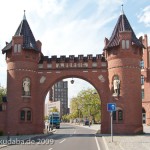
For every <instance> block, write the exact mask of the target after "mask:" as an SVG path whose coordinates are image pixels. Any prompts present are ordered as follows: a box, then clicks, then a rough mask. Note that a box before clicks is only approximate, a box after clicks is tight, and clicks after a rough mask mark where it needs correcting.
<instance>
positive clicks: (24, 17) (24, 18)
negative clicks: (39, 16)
mask: <svg viewBox="0 0 150 150" xmlns="http://www.w3.org/2000/svg"><path fill="white" fill-rule="evenodd" d="M25 12H26V10H24V16H23V20H26V14H25Z"/></svg>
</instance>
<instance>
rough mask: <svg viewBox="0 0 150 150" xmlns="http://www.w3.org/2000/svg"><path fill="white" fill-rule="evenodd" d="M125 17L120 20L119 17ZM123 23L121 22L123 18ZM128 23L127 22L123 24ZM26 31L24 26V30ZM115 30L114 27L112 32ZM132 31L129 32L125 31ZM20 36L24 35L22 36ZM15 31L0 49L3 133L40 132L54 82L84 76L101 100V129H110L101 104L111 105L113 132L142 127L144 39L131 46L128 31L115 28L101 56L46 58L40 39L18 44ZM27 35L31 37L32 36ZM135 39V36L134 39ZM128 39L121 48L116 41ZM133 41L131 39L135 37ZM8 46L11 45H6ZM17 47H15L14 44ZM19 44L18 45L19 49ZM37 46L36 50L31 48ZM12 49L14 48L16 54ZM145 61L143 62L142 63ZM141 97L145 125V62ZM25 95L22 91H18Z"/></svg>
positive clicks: (149, 118) (149, 98)
mask: <svg viewBox="0 0 150 150" xmlns="http://www.w3.org/2000/svg"><path fill="white" fill-rule="evenodd" d="M125 19H126V18H125ZM125 21H126V20H125ZM127 23H128V22H127ZM25 31H26V30H25ZM115 31H117V30H115ZM131 31H132V30H131ZM23 36H24V35H23ZM23 36H18V35H15V36H14V37H13V39H12V43H9V45H7V46H6V48H4V49H3V53H6V62H7V68H8V69H7V92H8V93H7V100H8V102H7V108H6V111H3V112H0V122H1V125H0V130H3V131H4V132H5V133H6V134H7V133H8V132H9V133H10V134H11V135H14V134H34V133H43V129H44V102H45V97H46V95H47V93H48V91H49V89H50V88H51V87H52V86H53V85H54V84H55V83H57V82H58V81H60V80H62V79H64V78H69V77H77V78H80V79H83V80H86V81H87V82H89V83H90V84H92V85H93V86H94V87H95V89H96V90H97V92H98V94H99V95H100V98H101V103H102V110H101V132H102V133H110V114H109V112H108V111H107V103H112V102H113V103H116V105H117V111H116V112H115V113H114V114H113V115H114V132H115V133H118V134H136V133H141V132H142V131H143V126H142V113H141V111H142V101H141V83H140V77H141V69H140V61H141V58H142V56H143V59H144V60H146V61H147V62H148V60H149V59H148V60H147V56H149V55H148V54H147V53H148V44H147V45H146V42H145V41H146V38H145V37H144V39H143V41H142V42H143V44H144V45H145V47H146V51H145V52H144V53H143V54H144V55H143V54H142V51H143V48H142V47H140V46H138V45H136V44H132V36H133V33H132V32H129V31H124V32H119V36H118V37H117V38H119V41H120V42H119V43H118V45H115V42H114V41H113V42H114V43H113V42H112V43H110V41H109V40H107V39H105V49H104V52H103V54H102V55H100V54H98V55H96V56H95V57H93V56H92V55H87V56H83V55H79V56H78V57H75V56H74V55H71V56H69V57H66V56H60V57H59V58H57V56H52V57H51V58H48V57H47V56H44V55H43V54H42V52H41V45H42V44H41V42H40V41H37V42H36V43H34V40H33V38H32V41H31V42H33V44H34V46H32V44H31V45H30V46H31V47H30V46H29V45H27V44H28V43H24V42H23V40H24V37H23ZM32 36H33V35H32ZM134 39H135V37H134ZM123 40H128V41H127V44H128V42H129V45H128V47H127V49H124V48H123V47H124V45H123V43H122V44H121V41H123ZM135 42H137V41H135ZM10 44H11V46H10ZM15 44H17V46H18V49H16V45H15ZM19 44H21V45H24V46H22V48H21V49H19ZM37 49H38V50H39V51H37ZM16 51H17V52H16ZM145 63H146V62H145ZM142 73H143V74H144V76H145V79H146V80H145V84H144V86H145V89H146V90H145V99H144V100H143V107H144V108H145V110H146V113H147V124H149V123H150V112H149V111H148V110H149V107H150V94H148V92H147V89H149V88H150V87H149V76H148V75H149V74H148V73H149V66H148V65H147V66H145V69H144V72H142ZM115 76H116V77H118V78H119V80H120V88H119V90H120V91H119V94H117V95H114V90H113V80H114V77H115ZM26 79H27V80H28V81H29V83H30V84H29V93H27V94H26V93H25V91H24V89H23V81H24V80H26ZM24 93H25V94H24Z"/></svg>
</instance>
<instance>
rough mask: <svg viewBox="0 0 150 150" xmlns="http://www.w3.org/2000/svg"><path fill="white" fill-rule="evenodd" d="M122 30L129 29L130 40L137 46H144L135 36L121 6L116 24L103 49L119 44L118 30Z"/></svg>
mask: <svg viewBox="0 0 150 150" xmlns="http://www.w3.org/2000/svg"><path fill="white" fill-rule="evenodd" d="M123 31H130V32H131V34H132V37H131V42H132V43H134V44H135V45H137V46H139V47H142V48H144V46H143V44H142V42H141V41H140V40H139V39H138V38H137V37H136V35H135V33H134V31H133V29H132V27H131V25H130V23H129V21H128V19H127V17H126V15H125V14H124V11H123V8H122V12H121V15H120V16H119V19H118V21H117V24H116V26H115V28H114V30H113V33H112V35H111V37H110V39H109V42H108V44H107V45H106V46H105V48H104V49H109V48H111V47H114V46H118V45H119V32H123Z"/></svg>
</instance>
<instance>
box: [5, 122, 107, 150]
mask: <svg viewBox="0 0 150 150" xmlns="http://www.w3.org/2000/svg"><path fill="white" fill-rule="evenodd" d="M95 133H96V130H91V129H88V128H83V127H79V126H74V125H70V124H61V127H60V129H56V131H55V132H54V133H53V134H51V135H49V136H46V137H45V136H43V137H37V138H32V139H30V140H27V141H26V144H25V142H24V143H23V142H22V144H18V145H10V146H8V147H4V148H3V150H105V146H104V143H103V140H102V137H100V136H96V134H95ZM20 143H21V142H20Z"/></svg>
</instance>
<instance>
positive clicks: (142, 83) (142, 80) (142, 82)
mask: <svg viewBox="0 0 150 150" xmlns="http://www.w3.org/2000/svg"><path fill="white" fill-rule="evenodd" d="M141 85H144V76H143V75H141Z"/></svg>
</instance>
